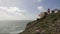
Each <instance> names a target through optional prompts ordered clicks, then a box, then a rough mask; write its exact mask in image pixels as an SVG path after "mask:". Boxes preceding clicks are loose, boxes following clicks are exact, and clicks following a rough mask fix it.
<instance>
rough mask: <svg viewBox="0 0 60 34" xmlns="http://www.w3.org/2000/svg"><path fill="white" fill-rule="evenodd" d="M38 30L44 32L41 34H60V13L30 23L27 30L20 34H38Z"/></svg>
mask: <svg viewBox="0 0 60 34" xmlns="http://www.w3.org/2000/svg"><path fill="white" fill-rule="evenodd" d="M37 29H40V30H43V31H44V32H43V33H41V34H60V12H58V13H51V14H49V15H47V16H46V17H43V18H41V19H38V20H35V21H33V22H30V23H29V24H28V25H27V26H26V29H25V30H24V31H23V32H21V33H19V34H36V33H35V31H36V30H37Z"/></svg>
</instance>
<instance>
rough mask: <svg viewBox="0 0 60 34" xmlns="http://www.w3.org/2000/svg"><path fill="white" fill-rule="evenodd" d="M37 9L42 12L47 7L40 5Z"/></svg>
mask: <svg viewBox="0 0 60 34" xmlns="http://www.w3.org/2000/svg"><path fill="white" fill-rule="evenodd" d="M37 9H38V10H39V11H40V12H44V11H46V10H45V8H44V7H43V6H38V7H37Z"/></svg>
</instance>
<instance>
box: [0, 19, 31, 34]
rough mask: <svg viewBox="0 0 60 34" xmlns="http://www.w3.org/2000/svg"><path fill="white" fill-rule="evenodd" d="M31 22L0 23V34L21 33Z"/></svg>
mask: <svg viewBox="0 0 60 34" xmlns="http://www.w3.org/2000/svg"><path fill="white" fill-rule="evenodd" d="M30 21H31V20H10V21H0V34H18V33H20V32H22V31H23V30H24V29H25V27H26V25H27V23H28V22H30Z"/></svg>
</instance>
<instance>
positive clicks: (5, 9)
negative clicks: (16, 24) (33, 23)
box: [0, 0, 60, 20]
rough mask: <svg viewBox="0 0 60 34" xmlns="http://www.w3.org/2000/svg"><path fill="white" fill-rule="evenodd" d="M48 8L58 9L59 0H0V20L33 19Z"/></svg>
mask: <svg viewBox="0 0 60 34" xmlns="http://www.w3.org/2000/svg"><path fill="white" fill-rule="evenodd" d="M48 8H50V9H54V8H59V9H60V0H0V20H34V19H36V18H37V15H38V14H39V13H40V12H42V11H44V10H47V9H48Z"/></svg>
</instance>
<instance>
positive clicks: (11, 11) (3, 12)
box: [0, 7, 31, 20]
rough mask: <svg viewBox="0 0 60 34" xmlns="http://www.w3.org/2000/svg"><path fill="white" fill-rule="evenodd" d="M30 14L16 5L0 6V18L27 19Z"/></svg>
mask: <svg viewBox="0 0 60 34" xmlns="http://www.w3.org/2000/svg"><path fill="white" fill-rule="evenodd" d="M30 16H31V14H29V13H28V12H27V10H25V9H19V8H17V7H0V20H29V17H30Z"/></svg>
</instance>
